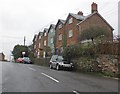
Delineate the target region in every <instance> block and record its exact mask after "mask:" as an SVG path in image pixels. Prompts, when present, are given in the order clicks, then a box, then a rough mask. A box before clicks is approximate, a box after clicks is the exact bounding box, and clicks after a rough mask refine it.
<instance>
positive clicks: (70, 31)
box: [68, 30, 73, 38]
mask: <svg viewBox="0 0 120 94" xmlns="http://www.w3.org/2000/svg"><path fill="white" fill-rule="evenodd" d="M72 36H73V31H72V30H69V31H68V37H69V38H70V37H72Z"/></svg>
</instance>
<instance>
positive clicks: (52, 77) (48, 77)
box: [41, 73, 59, 83]
mask: <svg viewBox="0 0 120 94" xmlns="http://www.w3.org/2000/svg"><path fill="white" fill-rule="evenodd" d="M41 74H42V75H44V76H46V77H48V78H50V79H51V80H53V81H55V82H57V83H59V81H58V80H56V79H55V78H53V77H51V76H49V75H47V74H45V73H41Z"/></svg>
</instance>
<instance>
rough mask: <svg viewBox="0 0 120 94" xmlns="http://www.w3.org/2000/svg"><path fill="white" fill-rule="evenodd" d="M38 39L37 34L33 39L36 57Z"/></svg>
mask: <svg viewBox="0 0 120 94" xmlns="http://www.w3.org/2000/svg"><path fill="white" fill-rule="evenodd" d="M37 37H38V35H37V34H35V35H34V38H33V53H34V57H37Z"/></svg>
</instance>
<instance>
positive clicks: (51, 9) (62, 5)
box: [0, 0, 119, 59]
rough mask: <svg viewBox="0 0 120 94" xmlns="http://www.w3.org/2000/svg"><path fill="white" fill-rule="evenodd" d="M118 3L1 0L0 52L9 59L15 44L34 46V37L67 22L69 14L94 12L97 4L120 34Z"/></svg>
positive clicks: (61, 0)
mask: <svg viewBox="0 0 120 94" xmlns="http://www.w3.org/2000/svg"><path fill="white" fill-rule="evenodd" d="M118 1H119V0H111V1H110V0H104V1H103V0H84V1H83V0H0V45H1V46H0V52H4V53H5V55H6V58H7V59H9V56H10V51H11V50H13V47H14V46H15V45H16V44H20V45H21V44H23V38H24V36H26V44H27V45H29V44H31V43H32V39H33V36H34V34H37V33H38V32H39V31H42V30H43V29H44V28H45V27H49V25H50V24H56V22H57V20H58V19H64V20H65V19H66V17H67V15H68V14H69V13H77V12H78V11H83V13H84V15H85V16H86V15H88V14H90V13H91V4H92V2H96V3H97V4H98V12H99V13H100V14H101V15H102V16H103V17H104V18H105V19H106V20H107V21H108V23H109V24H110V25H111V26H112V27H113V28H114V29H115V30H114V35H116V34H117V32H118Z"/></svg>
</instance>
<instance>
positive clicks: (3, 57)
mask: <svg viewBox="0 0 120 94" xmlns="http://www.w3.org/2000/svg"><path fill="white" fill-rule="evenodd" d="M4 60H5V55H4V54H3V53H0V61H4Z"/></svg>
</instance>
